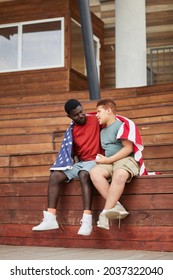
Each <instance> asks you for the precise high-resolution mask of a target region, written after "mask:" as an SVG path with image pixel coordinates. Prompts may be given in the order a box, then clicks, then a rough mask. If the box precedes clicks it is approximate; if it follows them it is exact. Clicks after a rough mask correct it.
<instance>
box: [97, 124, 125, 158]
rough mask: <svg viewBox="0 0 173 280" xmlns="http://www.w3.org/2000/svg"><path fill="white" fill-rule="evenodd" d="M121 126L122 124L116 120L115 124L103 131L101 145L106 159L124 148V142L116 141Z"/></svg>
mask: <svg viewBox="0 0 173 280" xmlns="http://www.w3.org/2000/svg"><path fill="white" fill-rule="evenodd" d="M121 125H122V122H121V121H119V120H116V121H115V122H114V123H112V124H111V125H109V126H107V127H105V128H103V129H102V130H101V145H102V148H103V149H104V150H105V156H106V157H110V156H112V155H114V154H116V153H117V152H118V151H119V150H121V149H122V147H123V145H122V141H121V140H117V139H116V138H117V133H118V130H119V128H120V126H121Z"/></svg>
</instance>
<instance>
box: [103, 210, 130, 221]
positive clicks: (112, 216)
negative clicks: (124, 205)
mask: <svg viewBox="0 0 173 280" xmlns="http://www.w3.org/2000/svg"><path fill="white" fill-rule="evenodd" d="M105 215H106V217H107V218H109V219H112V220H114V219H119V220H122V219H124V218H126V217H127V216H128V215H129V213H128V212H124V213H123V212H115V211H107V212H106V213H105Z"/></svg>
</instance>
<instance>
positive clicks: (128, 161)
mask: <svg viewBox="0 0 173 280" xmlns="http://www.w3.org/2000/svg"><path fill="white" fill-rule="evenodd" d="M97 165H98V166H99V167H101V168H103V169H105V170H107V171H108V172H109V174H110V177H112V175H113V172H114V171H115V170H117V169H124V170H127V171H128V172H129V174H130V177H129V178H128V180H127V183H129V182H130V181H131V179H132V178H133V177H134V176H137V175H138V174H139V170H140V166H139V163H138V162H137V161H136V160H135V159H134V158H133V157H126V158H123V159H120V160H118V161H116V162H114V163H111V164H97Z"/></svg>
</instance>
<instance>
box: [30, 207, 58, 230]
mask: <svg viewBox="0 0 173 280" xmlns="http://www.w3.org/2000/svg"><path fill="white" fill-rule="evenodd" d="M43 216H44V218H43V221H42V222H41V223H40V224H39V225H38V226H35V227H33V228H32V230H50V229H57V228H59V225H58V222H57V220H56V215H54V214H52V213H50V212H47V211H43Z"/></svg>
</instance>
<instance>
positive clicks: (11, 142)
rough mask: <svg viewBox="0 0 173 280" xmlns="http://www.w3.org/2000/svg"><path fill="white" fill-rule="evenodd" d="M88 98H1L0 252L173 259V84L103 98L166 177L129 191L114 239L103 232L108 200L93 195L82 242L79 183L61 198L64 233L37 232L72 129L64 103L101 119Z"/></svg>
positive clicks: (151, 167)
mask: <svg viewBox="0 0 173 280" xmlns="http://www.w3.org/2000/svg"><path fill="white" fill-rule="evenodd" d="M87 94H88V93H87V92H85V94H84V95H83V97H82V98H80V96H81V95H82V92H78V95H76V93H75V94H74V95H73V94H72V93H68V94H67V95H65V94H64V95H63V94H62V95H61V97H60V95H59V96H58V94H57V93H56V94H55V95H54V94H51V95H48V94H44V96H41V95H34V96H33V97H32V96H29V95H26V96H22V97H20V96H8V97H7V99H6V98H3V97H2V96H1V97H0V100H1V101H2V103H0V104H1V105H0V115H1V116H2V118H1V119H0V221H1V224H0V244H13V245H31V246H60V247H83V248H84V247H88V248H89V247H92V248H111V249H135V250H138V249H140V250H157V251H173V243H172V236H173V219H172V214H173V206H172V201H173V152H172V151H173V149H172V147H173V142H172V139H173V125H172V124H173V84H171V85H170V84H169V85H161V86H156V87H155V86H152V87H141V88H133V89H119V90H115V89H110V90H103V91H102V92H101V94H102V98H106V97H108V98H110V97H112V98H114V99H115V101H116V103H117V108H118V114H121V115H124V116H126V117H129V118H131V119H133V120H134V122H135V123H136V124H137V125H138V127H139V130H140V132H141V135H142V138H143V142H144V146H145V149H144V151H143V157H144V161H145V164H146V167H147V170H148V171H158V172H160V173H161V174H160V175H156V176H137V177H136V178H134V179H133V181H132V182H131V183H130V184H127V186H126V188H125V191H124V193H123V195H122V197H121V202H122V203H123V205H124V206H125V208H127V210H128V211H129V212H130V215H129V216H128V217H127V218H126V219H124V220H122V221H121V227H120V228H119V226H118V221H117V220H115V221H111V229H110V231H105V230H102V229H99V228H97V226H96V221H97V219H98V215H99V212H100V211H101V209H102V208H103V205H104V200H103V199H102V198H101V196H100V195H99V194H98V193H97V191H96V190H94V197H93V225H94V229H93V232H92V234H91V236H89V237H85V236H78V235H77V231H78V228H79V223H80V219H81V216H82V198H81V189H80V183H79V181H78V180H74V181H72V182H70V183H68V184H64V186H63V189H62V190H61V196H60V201H59V203H58V207H57V210H58V221H59V222H60V224H61V227H60V229H58V230H53V231H49V232H32V230H31V229H32V227H33V225H36V224H38V223H40V221H41V219H42V211H43V210H46V208H47V186H48V178H49V168H50V166H51V165H52V164H53V162H54V160H55V158H56V155H57V151H58V150H59V147H60V145H61V141H62V138H63V134H64V131H65V130H66V128H67V127H68V125H69V122H70V120H69V119H68V118H67V117H66V116H65V114H64V112H63V110H64V109H63V106H64V102H65V100H66V98H67V99H68V98H69V96H70V98H73V97H74V98H78V99H79V100H80V99H82V104H84V108H85V110H86V112H90V111H95V105H96V103H97V101H89V100H88V97H87V96H88V95H87ZM41 97H42V98H41ZM59 97H60V99H59V100H58V98H59Z"/></svg>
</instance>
